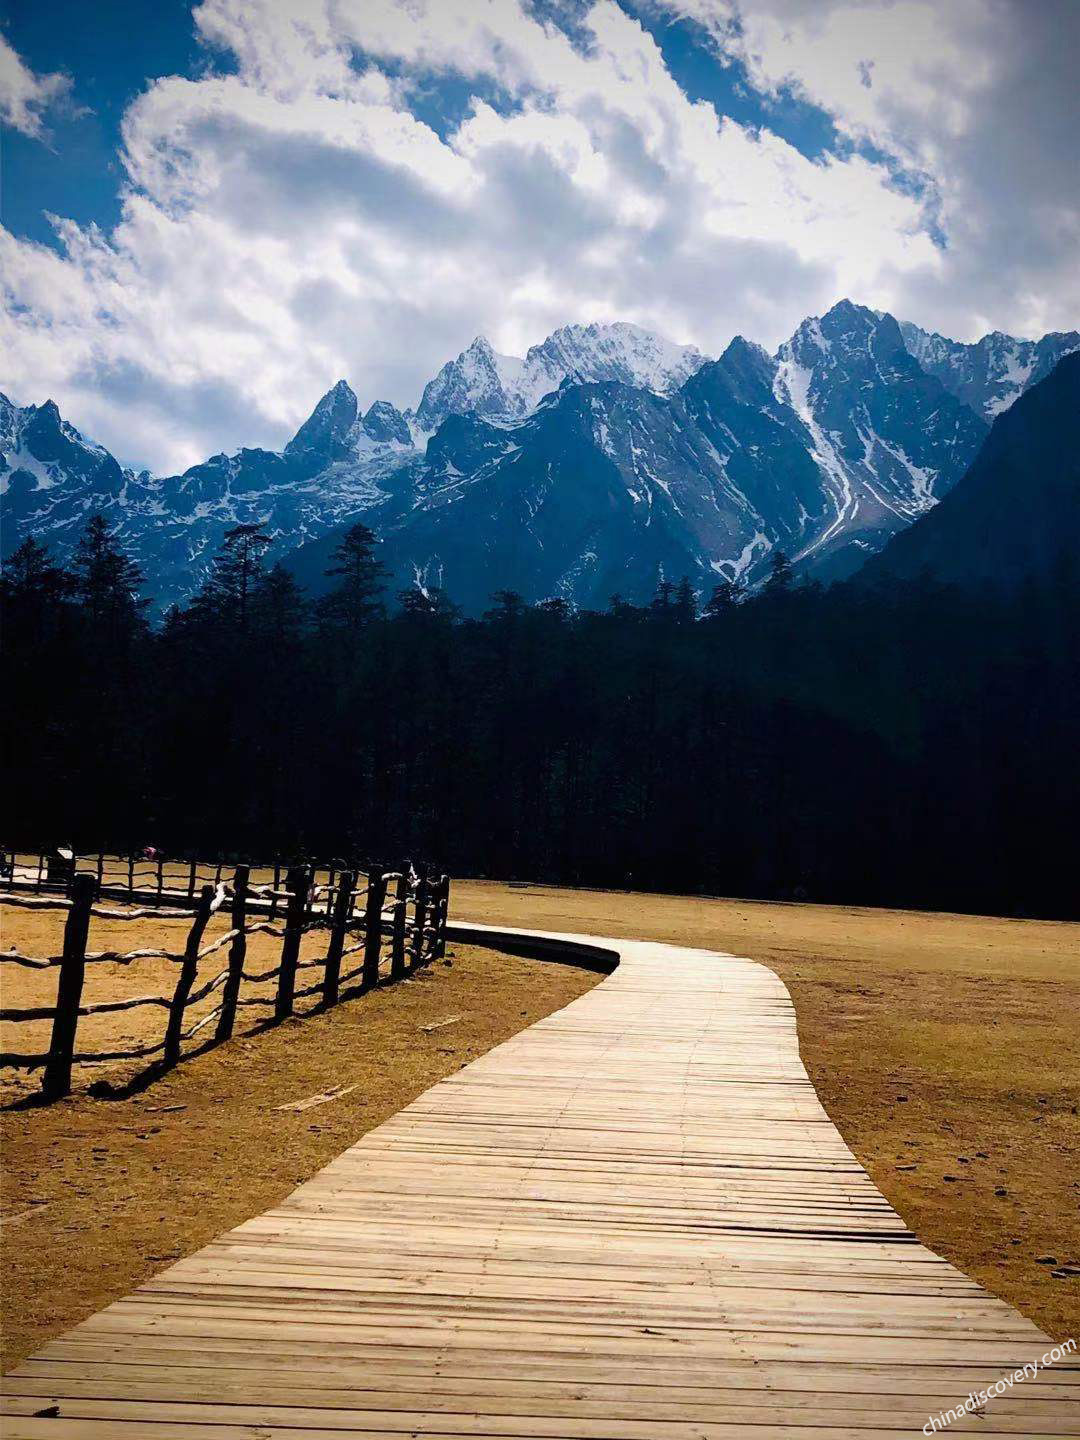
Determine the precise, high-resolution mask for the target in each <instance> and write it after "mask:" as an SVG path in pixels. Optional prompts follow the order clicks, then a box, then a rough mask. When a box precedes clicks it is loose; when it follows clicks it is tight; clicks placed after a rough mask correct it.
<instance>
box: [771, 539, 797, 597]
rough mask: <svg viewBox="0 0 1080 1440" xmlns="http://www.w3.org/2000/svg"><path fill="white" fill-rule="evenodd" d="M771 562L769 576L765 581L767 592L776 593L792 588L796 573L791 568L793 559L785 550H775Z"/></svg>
mask: <svg viewBox="0 0 1080 1440" xmlns="http://www.w3.org/2000/svg"><path fill="white" fill-rule="evenodd" d="M769 564H770V569H769V578H768V580H766V581H765V591H766V594H770V595H776V594H780V593H782V592H783V591H786V590H790V589H791V586H792V583H793V582H794V579H795V575H794V571H793V570H792V568H791V561H790V560H789V559H788V557H787V556H786V555H785V554H784V552H783V550H774V551H773V556H772V560H771V561H770V562H769Z"/></svg>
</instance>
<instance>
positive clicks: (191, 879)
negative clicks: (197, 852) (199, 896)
mask: <svg viewBox="0 0 1080 1440" xmlns="http://www.w3.org/2000/svg"><path fill="white" fill-rule="evenodd" d="M195 869H196V865H195V857H194V855H193V856H192V857H191V865H190V867H189V869H188V880H187V898H188V899H189V900H194V899H195Z"/></svg>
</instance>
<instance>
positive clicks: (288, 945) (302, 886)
mask: <svg viewBox="0 0 1080 1440" xmlns="http://www.w3.org/2000/svg"><path fill="white" fill-rule="evenodd" d="M310 888H311V878H310V875H309V874H308V870H307V868H306V866H303V865H294V866H293V868H292V869H291V870H290V871H289V873H288V875H287V876H286V879H285V889H286V890H288V892H289V908H288V910H287V912H286V915H285V938H284V940H282V942H281V975H280V976H279V978H278V992H277V999H276V1000H275V1001H274V1018H275V1019H277V1020H284V1019H285V1018H286V1016H289V1015H291V1014H292V1008H293V991H294V990H295V989H296V965H297V961H298V960H299V959H300V937H301V936H302V935H303V933H304V913H305V911H306V909H307V896H308V890H309V889H310Z"/></svg>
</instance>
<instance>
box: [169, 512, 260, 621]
mask: <svg viewBox="0 0 1080 1440" xmlns="http://www.w3.org/2000/svg"><path fill="white" fill-rule="evenodd" d="M269 544H270V537H269V535H264V534H263V533H262V526H261V525H237V526H235V527H234V528H233V529H232V530H226V532H225V534H224V536H223V537H222V541H221V548H220V549H219V550H218V553H217V554H216V555H215V556H214V563H213V569H212V570H211V572H210V578H209V579H208V580H207V581H206V583H205V585H204V586H203V587H202V589H201V590H200V591H199V593H198V595H197V596H196V597H195V600H194V601H193V602H192V605H191V607H190V610H189V611H188V614H189V616H190V617H191V618H192V619H193V620H194V621H195V622H196V625H199V624H206V623H209V624H210V625H212V626H216V627H221V626H232V627H234V628H235V629H236V631H237V632H239V633H240V634H241V635H246V634H247V632H248V629H249V626H250V621H251V601H252V595H253V593H254V591H255V587H256V585H257V584H258V581H259V578H260V577H261V575H262V573H263V552H264V551H265V549H266V547H267V546H268V545H269Z"/></svg>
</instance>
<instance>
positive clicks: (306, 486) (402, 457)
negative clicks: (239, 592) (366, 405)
mask: <svg viewBox="0 0 1080 1440" xmlns="http://www.w3.org/2000/svg"><path fill="white" fill-rule="evenodd" d="M418 458H419V457H418V455H417V452H416V451H415V450H414V449H413V447H412V441H411V438H410V436H409V431H408V426H407V425H406V423H405V421H404V418H403V417H402V416H401V414H400V413H399V412H398V411H396V410H395V409H394V408H393V406H389V405H380V404H376V405H373V406H372V407H371V409H369V410H368V412H367V414H366V415H363V416H361V415H360V413H359V407H358V405H357V400H356V396H355V395H354V394H353V392H352V390H351V389H350V388H349V386H348V385H347V384H346V383H345V382H344V381H343V380H342V381H339V382H338V384H337V385H335V386H334V388H333V389H332V390H331V391H330V392H329V393H328V394H327V395H325V396H324V397H323V398H322V400H320V401H319V404H318V405H317V406H316V407H315V410H314V412H313V413H312V415H311V417H310V419H308V420H307V421H305V423H304V424H303V425H302V426H301V427H300V429H299V430H298V431H297V433H296V435H295V436H294V438H293V439H292V440H291V441H290V442H289V444H288V445H286V447H285V449H284V451H282V452H281V453H280V454H279V453H277V452H276V451H271V450H259V449H243V450H239V451H237V453H236V454H235V455H213V456H211V457H210V459H209V460H206V461H204V462H203V463H202V464H201V465H194V466H192V468H191V469H190V470H185V471H184V473H183V474H182V475H170V476H165V477H154V476H151V475H149V474H147V473H146V472H145V471H143V472H141V473H135V472H134V471H131V470H122V469H121V467H120V466H119V465H118V464H117V462H116V461H115V460H114V459H113V457H112V456H111V455H110V454H109V453H108V452H107V451H106V450H103V449H102V448H101V446H99V445H94V444H92V443H91V442H90V441H88V440H85V439H84V438H83V436H82V435H80V434H79V432H78V431H77V430H76V429H75V428H74V426H72V425H69V424H68V423H67V422H66V421H64V420H62V419H61V418H60V414H59V411H58V410H57V408H56V406H55V405H54V404H53V403H52V401H48V402H46V404H44V405H41V406H33V405H31V406H27V407H26V408H25V409H20V408H19V407H18V406H15V405H13V404H12V403H11V401H10V400H8V399H7V397H6V396H3V395H0V494H2V496H3V500H2V504H3V521H4V525H3V541H4V553H5V554H9V553H10V552H11V551H12V550H13V549H14V548H15V547H16V546H17V545H18V544H19V542H20V541H21V540H22V539H23V538H24V536H26V535H27V534H32V535H34V536H35V538H37V539H39V540H43V541H47V542H48V543H49V544H50V545H51V546H52V547H53V548H54V549H55V550H56V551H57V553H58V554H59V555H60V556H61V557H63V556H65V555H67V554H68V553H69V552H70V550H71V548H72V546H73V545H74V543H75V541H76V540H77V538H78V536H79V534H80V533H81V531H82V528H83V526H84V525H85V523H86V520H87V517H88V516H89V515H91V514H93V513H94V512H95V511H100V512H101V513H102V514H103V515H105V517H106V519H107V520H108V521H109V523H110V525H112V526H113V527H114V528H115V529H116V531H117V533H118V535H119V536H120V538H121V540H122V541H123V543H124V545H125V546H126V547H127V549H128V550H129V551H130V553H131V554H132V555H133V556H134V558H135V559H136V560H138V562H139V564H140V565H141V566H142V567H143V570H144V571H145V572H146V574H147V576H148V578H149V582H150V588H151V590H152V593H153V594H154V596H155V597H156V599H157V601H158V603H159V604H162V605H167V604H169V603H171V602H173V601H174V600H179V599H182V598H184V597H185V596H187V595H190V594H191V593H192V592H193V591H194V590H196V589H197V588H198V586H199V585H200V584H201V582H202V580H203V579H204V577H205V575H206V571H207V567H208V565H209V560H210V557H211V556H212V555H213V553H214V552H215V550H216V549H217V547H218V545H219V544H220V542H221V537H222V536H223V535H224V533H225V531H226V530H227V529H229V527H230V526H232V525H240V524H256V523H258V524H263V525H265V526H266V531H267V534H269V535H271V536H272V537H273V538H274V539H275V540H276V541H279V542H280V548H281V551H285V550H287V549H292V548H293V547H294V546H295V545H297V544H300V543H303V541H304V540H305V539H308V538H311V537H313V536H316V535H320V534H322V533H323V532H324V531H325V530H327V529H330V528H331V527H333V526H334V525H337V524H339V523H340V522H341V521H343V520H345V519H346V518H348V517H349V516H350V515H356V514H358V513H360V512H361V511H363V510H366V509H369V508H370V507H371V506H372V505H377V504H379V503H381V502H383V501H385V500H386V499H387V498H388V496H389V495H390V494H391V493H392V492H393V489H394V486H395V485H397V484H401V483H405V481H406V478H407V475H408V467H409V462H410V460H416V459H418Z"/></svg>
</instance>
